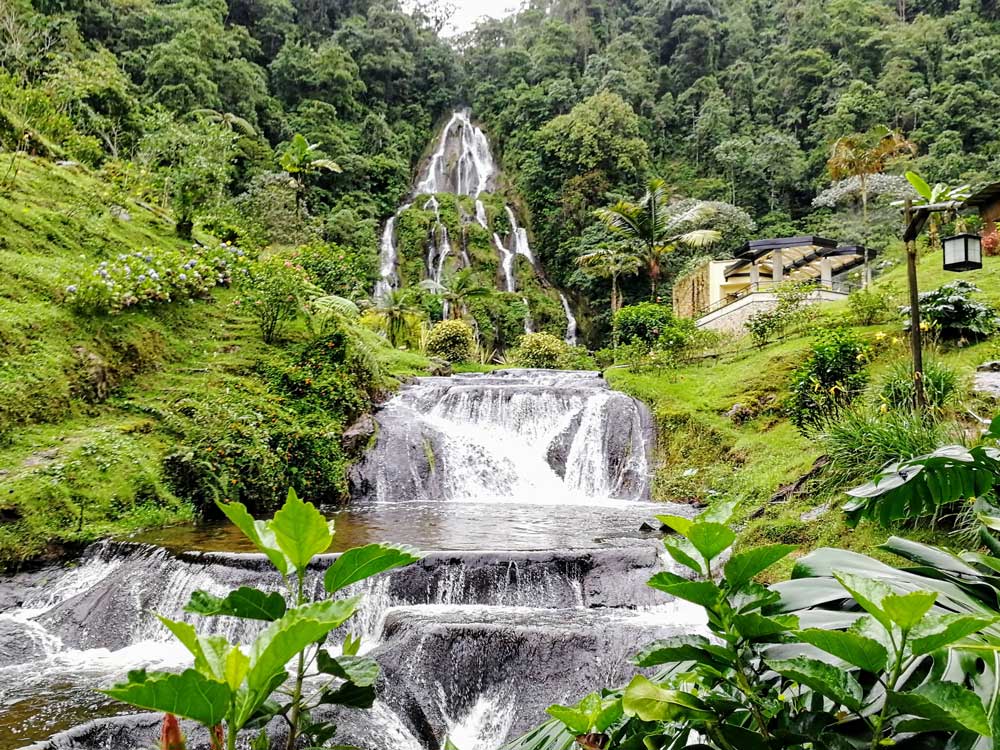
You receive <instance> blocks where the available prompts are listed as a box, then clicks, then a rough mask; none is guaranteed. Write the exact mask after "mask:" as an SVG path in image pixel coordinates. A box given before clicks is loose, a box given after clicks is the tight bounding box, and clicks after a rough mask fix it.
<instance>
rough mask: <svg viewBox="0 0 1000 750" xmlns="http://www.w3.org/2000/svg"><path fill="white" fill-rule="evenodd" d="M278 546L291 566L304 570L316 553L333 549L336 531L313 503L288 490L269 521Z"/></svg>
mask: <svg viewBox="0 0 1000 750" xmlns="http://www.w3.org/2000/svg"><path fill="white" fill-rule="evenodd" d="M268 526H269V528H270V529H271V531H272V532H274V538H275V540H276V541H277V543H278V547H279V548H281V551H282V552H284V553H285V556H286V557H287V558H288V560H289V562H291V564H292V567H293V568H295V569H296V570H297V571H299V572H301V571H303V570H305V569H306V566H307V565H308V564H309V562H310V560H312V559H313V557H315V556H316V555H318V554H320V553H322V552H326V551H327V550H328V549H330V544H331V543H332V542H333V534H331V533H330V523H329V521H327V520H326V518H324V517H323V514H322V513H320V512H319V511H318V510H317V509H316V506H315V505H313V504H312V503H307V502H303V501H302V500H300V499H299V496H298V495H296V494H295V490H293V489H289V490H288V498H287V499H286V500H285V504H284V505H282V506H281V508H280V510H278V512H277V513H275V514H274V518H273V519H272V520H271V523H270V524H268Z"/></svg>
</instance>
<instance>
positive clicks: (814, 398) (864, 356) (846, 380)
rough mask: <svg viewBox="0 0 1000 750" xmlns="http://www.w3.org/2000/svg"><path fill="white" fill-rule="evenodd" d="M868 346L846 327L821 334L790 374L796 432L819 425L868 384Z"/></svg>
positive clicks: (790, 403) (790, 404)
mask: <svg viewBox="0 0 1000 750" xmlns="http://www.w3.org/2000/svg"><path fill="white" fill-rule="evenodd" d="M870 351H871V347H869V345H868V344H867V343H866V342H865V341H863V340H862V339H861V338H859V337H858V335H857V334H856V333H854V332H853V331H852V330H851V329H849V328H836V329H833V330H830V331H824V332H822V333H820V335H819V336H818V337H817V339H816V341H815V343H813V345H812V352H811V353H810V354H809V356H808V357H807V358H806V361H805V362H803V363H802V364H801V365H800V366H799V368H798V369H797V370H796V371H795V372H794V373H793V375H792V386H791V394H790V397H789V399H788V404H787V406H788V413H789V418H790V419H791V421H792V424H794V425H795V426H796V427H798V428H799V430H801V431H803V432H807V431H808V430H809V429H810V428H815V427H818V426H820V425H822V424H823V423H824V422H825V421H826V420H827V419H829V418H830V417H834V416H836V415H837V413H838V412H839V411H840V409H841V408H843V407H844V406H846V405H847V404H849V403H850V402H851V401H853V400H854V398H855V397H856V396H858V395H859V394H860V393H861V392H862V391H863V390H864V388H865V385H866V384H867V383H868V375H867V373H865V365H866V364H868V359H869V356H870Z"/></svg>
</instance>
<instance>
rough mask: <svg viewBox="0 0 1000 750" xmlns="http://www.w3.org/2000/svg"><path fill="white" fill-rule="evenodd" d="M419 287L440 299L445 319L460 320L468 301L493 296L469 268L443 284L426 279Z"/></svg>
mask: <svg viewBox="0 0 1000 750" xmlns="http://www.w3.org/2000/svg"><path fill="white" fill-rule="evenodd" d="M420 287H421V288H422V289H426V290H427V291H428V292H430V293H431V294H435V295H437V296H438V297H440V298H441V300H442V302H443V303H444V304H443V313H444V315H443V317H445V318H447V319H451V318H455V319H458V318H461V317H462V311H463V310H465V308H466V307H467V303H468V302H469V300H472V299H477V298H481V297H488V296H490V295H491V294H493V290H492V289H488V288H487V287H485V286H483V285H482V284H480V283H479V279H478V278H477V277H476V276H475V275H474V274H473V273H472V269H471V268H463V269H461V270H459V271H457V272H455V273H453V274H452V275H451V276H449V277H448V278H447V279H445V280H444V282H437V281H434V279H426V280H425V281H422V282H420Z"/></svg>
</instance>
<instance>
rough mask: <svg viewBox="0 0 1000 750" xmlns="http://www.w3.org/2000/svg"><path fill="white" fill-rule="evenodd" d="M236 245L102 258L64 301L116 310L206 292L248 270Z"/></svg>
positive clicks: (69, 288)
mask: <svg viewBox="0 0 1000 750" xmlns="http://www.w3.org/2000/svg"><path fill="white" fill-rule="evenodd" d="M247 265H248V258H247V257H246V254H245V253H244V252H243V250H241V249H240V248H238V247H236V246H234V245H232V244H230V243H222V244H219V245H216V246H213V247H201V246H198V245H195V246H193V247H192V248H191V250H190V251H189V252H187V253H181V252H177V251H174V250H162V249H150V248H144V249H143V250H141V251H137V252H132V253H121V254H119V255H118V256H117V258H115V259H114V260H110V261H108V260H103V261H101V262H100V263H99V264H98V265H97V267H96V268H93V269H92V270H91V271H90V273H87V274H85V275H84V276H83V277H82V278H81V279H80V280H79V281H77V282H76V283H75V284H70V285H69V286H67V287H66V302H67V303H68V304H70V305H72V306H73V307H75V308H76V309H78V310H80V311H81V312H87V313H102V314H108V313H119V312H121V311H122V310H125V309H127V308H130V307H137V306H146V305H152V304H160V303H168V302H178V301H182V300H186V299H196V298H199V297H205V296H207V295H208V294H209V292H210V291H211V290H212V288H213V287H217V286H229V285H230V284H232V283H233V281H234V279H235V278H236V277H237V276H239V275H243V274H245V273H246V269H247Z"/></svg>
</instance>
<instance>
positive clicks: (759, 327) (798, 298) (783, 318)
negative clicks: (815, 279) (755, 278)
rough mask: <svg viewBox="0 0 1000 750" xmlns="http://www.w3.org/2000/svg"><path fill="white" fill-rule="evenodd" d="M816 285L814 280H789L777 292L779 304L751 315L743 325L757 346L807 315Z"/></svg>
mask: <svg viewBox="0 0 1000 750" xmlns="http://www.w3.org/2000/svg"><path fill="white" fill-rule="evenodd" d="M815 287H816V285H815V284H813V283H812V282H804V283H801V282H789V283H787V284H782V285H781V286H780V287H778V289H777V291H776V292H775V296H776V297H777V304H776V305H775V306H774V308H773V309H771V310H762V311H761V312H759V313H756V314H754V315H751V316H750V318H749V320H747V321H746V322H745V323H744V324H743V326H744V328H746V329H747V332H748V333H749V334H750V336H751V337H752V338H753V341H754V343H755V344H757V346H763V345H764V344H766V343H767V342H768V341H770V340H771V339H772V338H773V337H775V336H780V335H783V334H784V333H785V331H786V330H787V329H788V327H789V326H791V325H793V324H795V323H798V322H799V321H801V320H802V319H803V318H804V317H805V313H806V310H807V307H808V305H807V300H808V298H809V295H810V294H811V293H812V292H813V290H814V289H815Z"/></svg>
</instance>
